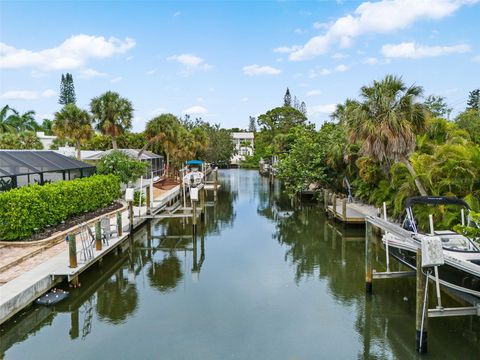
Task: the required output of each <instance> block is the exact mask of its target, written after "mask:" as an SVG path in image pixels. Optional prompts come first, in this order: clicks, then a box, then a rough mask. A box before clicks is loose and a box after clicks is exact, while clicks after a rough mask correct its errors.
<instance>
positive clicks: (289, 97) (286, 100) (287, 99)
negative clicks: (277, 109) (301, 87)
mask: <svg viewBox="0 0 480 360" xmlns="http://www.w3.org/2000/svg"><path fill="white" fill-rule="evenodd" d="M283 106H285V107H286V106H292V95H290V89H289V88H288V87H287V91H286V92H285V95H284V96H283Z"/></svg>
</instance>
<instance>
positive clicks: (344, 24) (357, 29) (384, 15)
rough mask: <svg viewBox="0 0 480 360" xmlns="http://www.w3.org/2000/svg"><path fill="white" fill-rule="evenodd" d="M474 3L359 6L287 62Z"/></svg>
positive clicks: (393, 1) (444, 0) (396, 0)
mask: <svg viewBox="0 0 480 360" xmlns="http://www.w3.org/2000/svg"><path fill="white" fill-rule="evenodd" d="M477 1H478V0H422V1H418V0H382V1H378V2H363V3H362V4H360V5H359V6H358V7H357V8H356V9H355V11H354V12H353V13H352V14H348V15H345V16H343V17H341V18H338V19H337V20H336V21H335V22H333V23H332V24H330V25H328V28H327V29H326V31H325V33H324V34H322V35H319V36H315V37H313V38H311V39H310V40H309V41H308V42H307V43H306V44H305V45H303V46H302V47H301V48H300V49H298V50H296V51H294V52H292V53H291V54H290V56H289V58H290V60H293V61H299V60H306V59H310V58H313V57H315V56H318V55H322V54H324V53H326V52H328V51H329V50H330V49H331V48H332V47H333V46H335V45H337V46H339V47H341V48H346V47H349V46H350V45H351V42H352V40H353V39H354V38H356V37H358V36H361V35H364V34H369V33H389V32H392V31H396V30H400V29H405V28H407V27H408V26H410V25H412V24H413V23H415V22H416V21H419V20H422V19H433V20H439V19H442V18H444V17H446V16H449V15H451V14H453V13H454V12H455V11H457V10H458V9H459V8H460V7H461V6H463V5H465V4H472V3H475V2H477Z"/></svg>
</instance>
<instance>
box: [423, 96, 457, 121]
mask: <svg viewBox="0 0 480 360" xmlns="http://www.w3.org/2000/svg"><path fill="white" fill-rule="evenodd" d="M424 104H425V107H426V108H427V110H428V111H430V113H431V114H432V115H433V116H435V117H441V118H444V119H448V118H450V114H451V112H452V110H453V109H452V108H451V107H450V106H448V104H447V103H446V102H445V97H443V96H436V95H429V96H427V98H426V99H425V102H424Z"/></svg>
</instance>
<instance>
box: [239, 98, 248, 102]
mask: <svg viewBox="0 0 480 360" xmlns="http://www.w3.org/2000/svg"><path fill="white" fill-rule="evenodd" d="M240 101H241V102H247V101H248V97H243V98H241V99H240Z"/></svg>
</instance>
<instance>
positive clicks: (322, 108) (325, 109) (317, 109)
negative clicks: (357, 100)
mask: <svg viewBox="0 0 480 360" xmlns="http://www.w3.org/2000/svg"><path fill="white" fill-rule="evenodd" d="M336 108H337V104H324V105H315V106H309V107H308V114H309V115H317V114H331V113H332V112H334V111H335V109H336Z"/></svg>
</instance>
